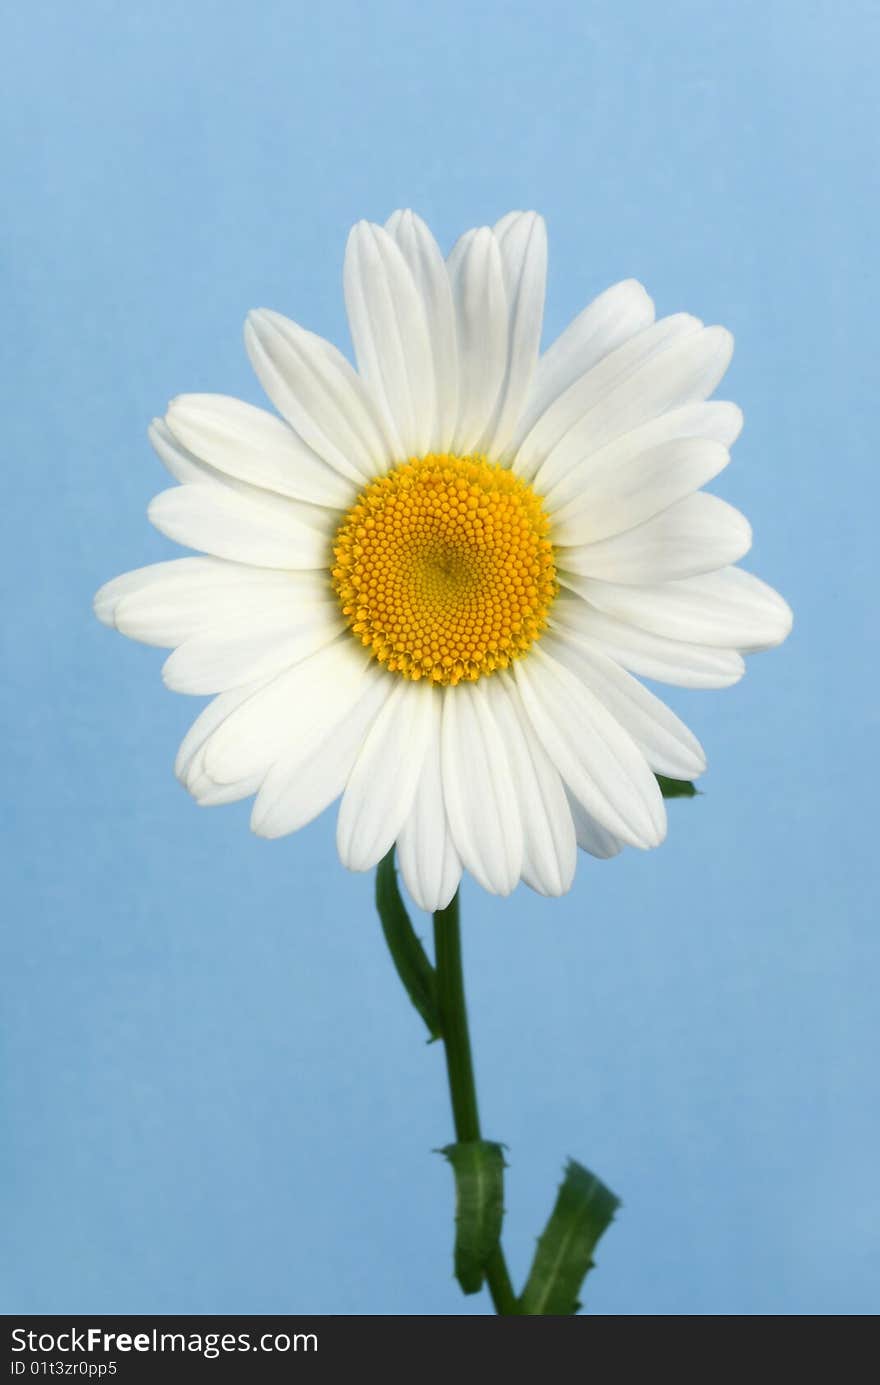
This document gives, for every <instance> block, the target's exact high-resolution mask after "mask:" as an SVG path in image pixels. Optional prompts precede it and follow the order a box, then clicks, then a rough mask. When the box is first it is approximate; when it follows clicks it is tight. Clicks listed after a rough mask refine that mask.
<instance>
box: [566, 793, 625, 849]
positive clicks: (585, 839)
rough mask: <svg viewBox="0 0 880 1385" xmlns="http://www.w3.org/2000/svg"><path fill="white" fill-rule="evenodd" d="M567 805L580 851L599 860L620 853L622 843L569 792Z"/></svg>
mask: <svg viewBox="0 0 880 1385" xmlns="http://www.w3.org/2000/svg"><path fill="white" fill-rule="evenodd" d="M568 806H569V808H570V809H571V816H572V818H573V820H574V830H575V836H576V837H577V844H578V846H579V847H580V849H581V851H586V852H589V854H590V855H591V856H596V857H597V858H598V859H599V860H600V861H609V860H610V859H611V857H612V856H619V855H620V853H621V851H622V850H623V843H622V842H620V841H618V839H617V838H616V837H615V836H613V835H612V833H611V832H609V831H608V830H607V829H606V828H604V827H602V826H600V824H599V823H598V822H597V821H596V819H595V818H591V817H590V815H589V813H587V812H585V810H584V809H583V808H582V807H581V805H580V803H578V801H577V799H576V798H575V797H574V795H573V794H571V793H569V794H568Z"/></svg>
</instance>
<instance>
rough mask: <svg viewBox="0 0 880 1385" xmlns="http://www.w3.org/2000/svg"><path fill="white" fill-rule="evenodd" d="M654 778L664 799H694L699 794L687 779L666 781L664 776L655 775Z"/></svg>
mask: <svg viewBox="0 0 880 1385" xmlns="http://www.w3.org/2000/svg"><path fill="white" fill-rule="evenodd" d="M654 777H655V778H656V780H657V783H658V784H659V785H660V792H661V793H662V795H663V797H664V798H696V797H697V795H698V793H699V792H700V791H699V789H697V788H695V787H694V785H693V784H691V783H690V781H689V780H687V779H667V777H666V775H665V774H657V775H655V776H654Z"/></svg>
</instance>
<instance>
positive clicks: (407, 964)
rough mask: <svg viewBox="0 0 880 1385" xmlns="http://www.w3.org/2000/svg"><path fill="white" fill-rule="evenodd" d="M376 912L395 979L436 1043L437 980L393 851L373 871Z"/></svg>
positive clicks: (438, 1021)
mask: <svg viewBox="0 0 880 1385" xmlns="http://www.w3.org/2000/svg"><path fill="white" fill-rule="evenodd" d="M376 909H377V910H378V913H379V919H380V922H381V924H382V932H383V933H384V934H385V941H386V943H387V944H388V951H389V952H390V953H391V960H392V962H393V963H394V966H395V968H396V970H397V975H398V976H399V977H400V979H401V981H402V982H403V985H404V987H405V989H406V993H407V995H408V996H409V998H410V1000H411V1001H412V1003H413V1005H414V1006H415V1007H416V1009H417V1010H418V1012H419V1014H420V1015H421V1017H422V1019H423V1020H424V1021H425V1024H426V1025H427V1026H428V1033H429V1034H430V1036H431V1038H432V1039H439V1038H440V1034H441V1026H440V1011H439V1008H438V1005H437V979H436V975H435V972H434V968H433V967H432V966H431V963H430V962H429V961H428V955H427V953H426V952H425V949H424V948H423V947H422V944H421V942H420V940H419V938H418V936H417V934H416V931H415V929H414V928H413V926H412V923H411V922H410V917H409V914H408V913H407V911H406V905H405V904H404V902H403V899H402V898H401V895H400V890H399V888H398V885H397V871H396V870H395V868H394V848H393V847H392V848H391V850H390V851H389V852H388V855H387V856H385V857H383V859H382V860H381V861H380V862H379V865H378V867H377V869H376Z"/></svg>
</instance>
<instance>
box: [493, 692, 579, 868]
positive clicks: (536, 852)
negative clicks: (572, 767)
mask: <svg viewBox="0 0 880 1385" xmlns="http://www.w3.org/2000/svg"><path fill="white" fill-rule="evenodd" d="M486 695H487V697H488V698H490V699H491V701H490V705H491V708H492V712H493V715H494V717H495V721H496V722H497V725H498V729H499V730H500V732H501V736H502V739H503V741H504V745H505V748H506V750H507V754H508V758H509V760H510V767H511V771H512V780H513V792H514V793H515V795H516V798H517V802H518V804H519V814H520V818H521V820H522V827H523V864H522V878H523V880H525V882H526V884H527V885H529V886H530V887H531V888H532V889H533V890H537V891H538V893H539V894H544V895H561V894H565V893H566V891H567V890H569V889H571V883H572V880H573V879H574V872H575V867H576V865H577V841H576V840H575V832H574V823H573V822H572V817H571V812H570V810H569V806H568V800H567V798H566V795H565V788H564V786H563V783H562V780H561V778H560V777H559V774H558V773H557V771H556V770H555V769H554V767H553V765H552V764H551V763H550V760H549V759H548V758H547V755H546V752H545V751H544V749H543V747H542V745H541V744H540V742H539V741H538V740H537V739H536V737H535V733H534V731H533V730H532V726H531V723H530V721H529V719H528V716H527V715H526V712H525V709H524V708H523V706H522V702H521V699H520V695H519V692H518V690H517V687H516V684H515V683H514V681H513V679H512V678H511V677H510V675H509V674H507V673H499V674H496V675H495V676H494V677H493V678H492V679H490V680H489V683H488V685H487V688H486Z"/></svg>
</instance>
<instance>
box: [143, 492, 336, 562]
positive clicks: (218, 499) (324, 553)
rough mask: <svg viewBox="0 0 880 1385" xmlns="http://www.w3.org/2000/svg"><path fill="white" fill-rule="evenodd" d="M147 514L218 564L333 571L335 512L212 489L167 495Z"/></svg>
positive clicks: (266, 496)
mask: <svg viewBox="0 0 880 1385" xmlns="http://www.w3.org/2000/svg"><path fill="white" fill-rule="evenodd" d="M147 514H148V515H149V517H150V519H151V520H152V522H153V524H155V526H156V528H157V529H158V530H160V532H161V533H163V534H165V535H167V537H168V538H169V539H174V541H175V543H180V544H185V545H186V547H187V548H199V549H202V551H203V552H205V553H211V554H213V555H214V556H215V557H217V558H230V559H231V560H232V561H233V562H238V563H253V564H254V565H255V566H256V567H273V568H274V567H278V568H318V567H325V566H327V565H328V562H329V557H330V544H331V538H332V534H333V528H334V526H335V524H336V523H337V522H338V520H337V516H336V515H335V514H334V513H333V511H331V510H322V509H319V508H318V506H317V505H302V504H300V502H299V501H297V500H286V499H284V498H282V497H281V496H274V495H270V494H269V493H268V492H257V491H255V492H254V494H253V495H252V496H251V495H244V494H240V493H239V492H238V491H233V490H227V488H226V487H225V486H212V485H208V484H203V485H197V486H196V485H190V486H175V487H173V488H172V489H171V490H167V491H162V492H161V494H159V495H157V496H156V497H155V499H153V500H152V501H151V502H150V505H149V508H148V510H147Z"/></svg>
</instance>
